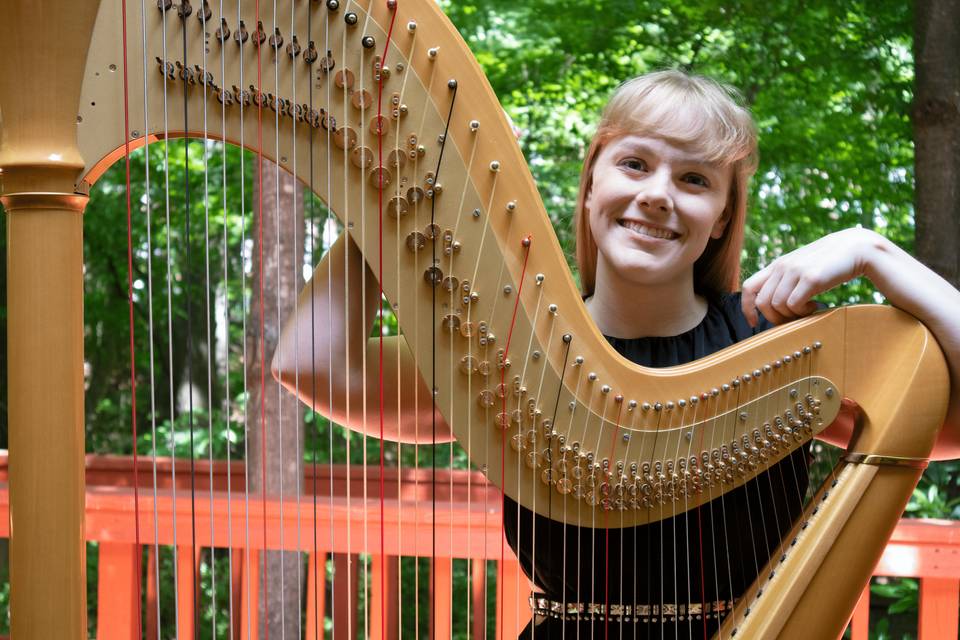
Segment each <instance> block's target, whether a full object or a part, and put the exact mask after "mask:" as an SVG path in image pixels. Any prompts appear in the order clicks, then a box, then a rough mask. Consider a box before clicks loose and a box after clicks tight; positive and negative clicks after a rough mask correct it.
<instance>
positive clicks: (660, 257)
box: [584, 135, 732, 286]
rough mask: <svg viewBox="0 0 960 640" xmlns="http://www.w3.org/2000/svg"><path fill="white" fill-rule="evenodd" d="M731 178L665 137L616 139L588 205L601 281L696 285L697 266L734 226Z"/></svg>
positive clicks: (595, 176)
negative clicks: (730, 204) (710, 245)
mask: <svg viewBox="0 0 960 640" xmlns="http://www.w3.org/2000/svg"><path fill="white" fill-rule="evenodd" d="M731 180H732V169H731V167H730V166H718V165H715V164H711V163H709V162H706V161H704V160H702V159H700V158H699V157H698V156H697V155H696V154H694V153H692V152H690V151H688V150H687V149H685V148H683V147H680V146H677V145H675V144H673V143H671V142H669V141H667V140H664V139H662V138H655V137H642V136H636V135H626V136H621V137H618V138H614V139H613V140H611V141H610V142H609V143H607V144H606V145H605V146H604V148H603V149H602V150H601V151H600V153H599V155H598V156H597V158H596V161H595V163H594V165H593V172H592V180H591V185H590V190H589V193H588V194H587V197H586V201H585V203H584V204H585V208H586V211H587V212H588V215H589V224H590V230H591V232H592V234H593V237H594V239H595V241H596V244H597V249H598V255H597V277H598V279H599V278H601V277H608V278H609V277H613V278H616V279H619V280H621V281H623V282H624V283H630V284H635V285H686V286H692V283H693V266H694V263H695V262H696V260H697V258H699V257H700V255H701V254H702V253H703V251H704V249H705V248H706V246H707V242H708V241H709V240H710V239H711V238H720V237H721V236H722V235H723V231H724V228H725V226H726V224H727V222H728V219H729V215H728V213H727V209H726V207H727V203H728V196H729V191H730V184H731ZM687 283H689V284H687Z"/></svg>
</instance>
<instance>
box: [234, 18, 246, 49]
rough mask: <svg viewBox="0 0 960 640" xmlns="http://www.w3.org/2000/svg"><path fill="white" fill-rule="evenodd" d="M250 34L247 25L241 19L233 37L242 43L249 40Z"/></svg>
mask: <svg viewBox="0 0 960 640" xmlns="http://www.w3.org/2000/svg"><path fill="white" fill-rule="evenodd" d="M248 37H249V35H248V34H247V25H245V24H243V20H241V21H240V26H239V27H237V30H236V31H235V32H234V34H233V39H234V40H236V41H237V44H239V45H242V44H243V43H244V42H246V41H247V38H248Z"/></svg>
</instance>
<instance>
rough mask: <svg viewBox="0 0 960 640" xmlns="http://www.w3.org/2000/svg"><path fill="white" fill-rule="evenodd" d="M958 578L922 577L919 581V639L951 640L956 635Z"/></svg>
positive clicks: (957, 622)
mask: <svg viewBox="0 0 960 640" xmlns="http://www.w3.org/2000/svg"><path fill="white" fill-rule="evenodd" d="M958 601H960V580H958V579H957V578H923V579H922V580H921V581H920V623H919V634H918V635H919V638H920V640H947V639H948V638H949V639H950V640H953V639H954V638H956V637H957V626H958V624H960V620H958V611H960V610H958V606H960V605H958Z"/></svg>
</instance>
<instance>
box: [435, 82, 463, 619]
mask: <svg viewBox="0 0 960 640" xmlns="http://www.w3.org/2000/svg"><path fill="white" fill-rule="evenodd" d="M447 86H448V87H449V88H450V90H451V92H452V93H451V96H450V108H449V110H448V111H447V119H446V122H445V123H444V127H443V137H442V138H441V142H440V153H439V155H438V157H437V165H436V169H435V170H434V172H433V180H434V182H433V186H434V187H436V185H437V184H438V183H439V181H440V168H441V167H442V166H443V151H444V149H445V148H446V144H447V135H448V134H449V132H450V122H451V119H452V118H453V107H454V106H455V105H456V102H457V81H456V80H450V81H449V82H448V83H447ZM436 214H437V193H436V192H434V195H433V198H431V199H430V228H431V230H433V231H434V239H433V242H431V243H430V246H431V253H432V255H431V262H430V269H431V270H432V269H435V268H436V265H437V241H438V239H439V238H438V237H437V236H436V230H435V227H434V225H435V224H436ZM431 273H433V271H431ZM438 286H439V283H438V282H434V281H431V287H430V318H431V322H430V406H431V412H430V444H431V447H430V470H431V491H430V509H431V518H432V522H431V526H430V533H431V535H430V544H431V554H430V557H431V558H433V559H434V560H433V561H434V563H436V557H437V524H436V523H437V484H436V482H437V480H436V476H437V322H436V319H437V287H438ZM434 566H436V564H434ZM430 585H431V593H436V592H437V572H436V571H431V572H430ZM431 617H432V618H434V620H433V628H434V629H436V628H437V626H436V608H432V612H431Z"/></svg>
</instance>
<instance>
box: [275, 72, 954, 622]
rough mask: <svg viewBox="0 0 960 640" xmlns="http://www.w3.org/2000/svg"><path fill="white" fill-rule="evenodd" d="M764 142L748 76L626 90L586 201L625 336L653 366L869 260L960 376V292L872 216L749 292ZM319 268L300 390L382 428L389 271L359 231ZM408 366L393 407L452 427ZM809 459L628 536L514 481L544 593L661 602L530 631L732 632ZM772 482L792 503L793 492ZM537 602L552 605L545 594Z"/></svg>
mask: <svg viewBox="0 0 960 640" xmlns="http://www.w3.org/2000/svg"><path fill="white" fill-rule="evenodd" d="M756 154H757V144H756V130H755V126H754V124H753V120H752V118H751V115H750V113H749V112H748V111H747V110H746V109H745V108H744V107H742V106H741V105H740V99H739V97H738V96H737V94H736V92H735V91H734V90H733V89H731V88H730V87H727V86H724V85H721V84H719V83H717V82H715V81H713V80H710V79H708V78H704V77H701V76H695V75H689V74H686V73H683V72H679V71H662V72H657V73H652V74H648V75H644V76H640V77H637V78H634V79H632V80H630V81H628V82H626V83H624V84H623V85H621V86H620V87H619V88H618V89H617V91H616V93H615V94H614V95H613V97H612V98H611V100H610V102H609V104H608V105H607V107H606V109H605V111H604V114H603V117H602V119H601V122H600V124H599V126H598V128H597V132H596V134H595V136H594V139H593V141H592V143H591V145H590V147H589V149H588V151H587V156H586V160H585V163H584V167H583V173H582V176H581V183H580V195H579V198H578V202H577V209H576V212H575V215H576V232H577V263H578V266H579V270H580V277H581V283H582V289H583V295H584V300H585V304H586V306H587V309H588V310H589V312H590V315H591V316H592V317H593V319H594V321H595V322H596V323H597V326H598V327H599V329H600V331H601V332H602V333H603V334H604V335H605V336H606V337H607V339H608V340H609V342H610V343H611V345H612V346H613V347H614V348H615V349H616V350H617V351H618V352H619V353H620V354H621V355H623V356H624V357H625V358H627V359H629V360H632V361H633V362H636V363H638V364H641V365H644V366H650V367H665V366H672V365H678V364H683V363H686V362H690V361H692V360H695V359H698V358H702V357H705V356H707V355H710V354H711V353H713V352H715V351H718V350H720V349H723V348H725V347H727V346H730V345H732V344H734V343H736V342H738V341H740V340H743V339H746V338H748V337H750V336H752V335H755V334H756V333H758V332H760V331H763V330H765V329H767V328H769V327H771V326H773V325H775V324H779V323H782V322H786V321H789V320H791V319H794V318H797V317H800V316H804V315H807V314H809V313H812V312H813V311H814V310H816V308H817V305H816V303H815V302H814V301H813V297H814V296H815V295H817V294H818V293H821V292H823V291H826V290H828V289H830V288H832V287H834V286H836V285H838V284H841V283H843V282H846V281H848V280H850V279H853V278H856V277H858V276H866V277H868V278H870V280H871V281H872V282H873V283H874V285H876V287H877V289H878V290H879V291H880V292H881V293H883V295H884V296H886V298H887V299H888V300H889V301H890V302H891V303H892V304H894V305H895V306H897V307H899V308H901V309H903V310H905V311H907V312H909V313H911V314H913V315H914V316H916V317H917V318H918V319H920V320H921V321H923V322H924V324H926V325H927V327H929V328H930V330H931V331H932V332H933V333H934V335H935V336H936V338H937V340H938V341H939V343H940V346H941V348H942V349H943V351H944V353H945V354H946V356H947V360H948V363H949V367H950V373H951V377H952V379H954V380H960V292H958V291H957V290H955V289H954V288H953V287H951V286H950V285H949V284H948V283H947V282H946V281H944V280H943V279H942V278H940V277H939V276H937V275H936V274H934V273H933V272H931V271H930V270H928V269H927V268H925V267H924V266H923V265H921V264H920V263H919V262H917V261H916V260H914V259H913V258H912V257H911V256H909V255H908V254H907V253H906V252H904V251H902V250H901V249H899V248H898V247H896V246H895V245H894V244H893V243H891V242H889V241H888V240H886V239H885V238H883V237H882V236H880V235H878V234H876V233H873V232H871V231H868V230H865V229H848V230H845V231H841V232H838V233H834V234H831V235H828V236H826V237H824V238H822V239H821V240H818V241H817V242H814V243H812V244H810V245H808V246H805V247H803V248H801V249H798V250H797V251H794V252H793V253H790V254H788V255H785V256H783V257H781V258H779V259H777V260H776V261H774V262H773V263H771V264H770V265H769V266H767V267H766V268H764V269H763V270H761V271H760V272H758V273H756V274H755V275H753V276H752V277H750V278H749V279H748V280H746V281H745V282H744V283H743V286H742V289H741V291H740V292H736V291H737V289H738V288H740V286H739V285H740V268H739V260H740V254H741V248H742V245H743V234H744V226H745V218H746V209H747V193H748V191H747V190H748V182H749V179H750V177H751V176H752V174H753V172H754V170H755V169H756ZM344 270H345V271H346V276H347V278H346V279H347V280H349V282H350V284H349V285H348V286H349V287H350V288H351V289H352V290H353V291H358V290H360V287H361V286H365V287H366V292H367V296H366V301H365V303H362V302H361V301H360V300H359V299H358V298H354V299H351V300H347V299H345V297H344V284H343V283H344V281H345V278H344ZM314 282H315V283H317V286H315V287H311V286H308V287H307V288H306V289H305V291H304V294H303V298H302V301H301V305H300V314H299V316H298V317H297V318H295V319H294V321H293V322H291V323H290V324H289V325H288V326H287V328H286V329H285V331H284V334H283V336H282V338H281V352H286V353H293V352H294V347H295V344H296V343H295V341H294V333H295V332H299V334H300V335H301V336H303V335H311V322H312V321H311V318H314V319H315V320H316V321H317V322H323V323H329V327H328V328H325V329H323V330H320V331H315V332H313V334H312V335H313V339H314V340H316V341H317V346H316V348H315V349H314V359H313V360H314V362H313V364H312V370H313V371H314V372H315V374H314V375H313V379H312V380H311V379H305V371H306V370H305V368H304V367H303V366H302V364H301V369H300V381H299V390H300V394H301V397H302V398H303V399H304V401H306V402H308V403H310V404H311V405H313V406H315V407H316V408H317V409H318V410H320V411H321V412H322V413H325V414H328V415H329V416H330V417H331V418H333V419H334V420H336V421H338V422H340V423H342V424H347V425H348V426H350V427H352V428H357V429H363V426H362V418H361V414H362V413H363V409H364V407H365V408H366V411H367V412H368V413H369V412H372V411H373V412H375V411H377V410H378V407H377V405H376V399H375V398H372V397H371V396H372V395H373V394H368V395H367V396H366V397H364V396H363V394H362V388H363V383H364V380H363V375H364V372H363V371H362V367H361V366H360V363H361V362H362V361H363V350H364V349H370V350H371V351H370V355H369V356H368V357H367V361H368V362H371V363H376V362H377V358H378V355H377V353H376V352H375V351H374V349H376V348H377V345H376V343H375V342H373V343H368V340H367V337H368V336H369V334H370V331H369V325H370V323H372V320H373V318H374V316H375V309H376V305H377V304H378V302H379V301H378V300H377V299H376V291H377V287H376V282H375V279H374V277H373V274H372V273H371V272H370V270H369V269H368V268H366V267H365V266H364V262H363V259H362V257H361V256H360V254H359V251H358V250H357V249H356V247H355V246H354V245H353V244H352V243H351V242H350V241H348V240H344V239H343V238H341V239H340V240H339V241H338V242H337V244H336V245H335V246H334V247H333V248H332V249H331V251H330V253H329V254H328V256H327V257H325V258H324V259H323V261H322V262H321V264H320V265H319V267H318V268H317V271H316V272H315V274H314ZM328 283H329V285H330V286H328ZM735 292H736V293H735ZM625 301H629V303H626V302H625ZM364 304H365V305H366V306H365V307H364ZM331 310H332V311H331ZM361 318H366V319H367V326H364V325H363V323H362V322H361V321H360V319H361ZM351 328H352V329H353V333H352V334H351V333H350V329H351ZM301 342H302V338H301ZM397 350H399V356H400V359H399V366H400V368H401V373H403V371H404V370H407V371H408V372H412V371H413V370H414V363H413V360H412V357H411V356H410V354H409V351H408V350H407V349H406V347H405V345H404V343H403V340H402V338H399V339H396V338H395V339H392V340H391V341H390V342H389V343H388V345H387V349H386V351H387V355H386V356H385V357H384V362H385V364H386V365H387V366H388V367H394V366H398V365H397V362H398V359H397V355H398V352H397ZM345 361H347V362H350V363H351V366H349V367H348V368H347V369H346V370H345V369H344V368H343V366H342V364H335V363H343V362H345ZM274 364H275V367H274V368H275V375H277V376H278V377H279V378H280V379H281V380H282V381H284V382H285V383H286V384H287V386H290V387H292V386H293V384H292V383H293V377H294V370H293V369H294V367H292V366H288V365H285V364H284V363H282V362H275V363H274ZM366 376H367V378H368V381H370V382H372V381H374V380H375V378H376V376H377V371H376V366H370V367H367V371H366ZM310 377H311V376H310V375H307V376H306V378H310ZM403 378H405V379H408V380H409V379H416V380H418V382H417V383H416V384H418V385H419V387H418V393H417V394H413V393H404V394H402V395H401V396H400V398H399V402H397V389H395V388H390V387H389V385H390V384H391V383H393V381H396V380H397V379H398V378H397V375H396V372H395V371H387V372H386V374H385V375H384V380H385V381H386V382H387V383H388V388H387V389H386V397H387V398H391V399H392V400H391V401H388V402H387V403H386V404H387V406H386V407H385V411H386V412H387V416H386V424H387V425H389V428H388V433H387V437H389V438H392V439H396V440H400V441H408V442H409V441H418V440H419V441H422V442H423V441H430V440H431V437H432V435H433V434H432V433H425V432H424V431H425V429H424V427H423V426H422V425H429V424H431V416H430V405H429V403H427V402H424V399H425V398H429V393H428V391H427V387H426V385H425V384H424V383H423V381H422V380H420V379H419V376H403ZM957 388H958V387H957V385H956V384H955V385H954V391H953V392H952V394H951V402H950V407H949V412H948V426H947V428H946V429H945V431H944V433H943V435H942V436H941V438H940V441H939V442H938V448H937V450H936V451H935V455H937V456H938V457H941V458H944V457H956V456H960V393H957V390H956V389H957ZM311 390H317V392H316V393H315V394H314V393H313V392H312V391H311ZM331 390H332V393H331V392H330V391H331ZM416 397H419V399H420V401H419V402H418V403H417V402H415V400H414V398H416ZM330 399H332V402H331V400H330ZM348 403H349V407H348ZM364 403H366V404H364ZM350 407H352V408H350ZM853 411H854V410H853V409H848V410H847V411H845V412H844V414H843V416H842V418H841V419H839V420H837V422H836V423H834V425H832V426H831V427H830V428H829V429H828V430H827V432H826V433H825V435H824V439H826V440H829V441H832V442H834V443H837V444H841V445H843V444H845V442H846V440H847V439H848V438H849V435H850V429H851V428H852V424H853ZM375 422H377V434H378V433H379V423H378V421H375ZM437 424H439V425H440V433H439V434H438V435H439V437H438V439H439V440H444V439H449V438H450V432H449V428H448V427H447V426H446V425H445V424H444V422H443V419H442V418H441V417H439V415H438V416H437ZM417 425H421V427H420V429H421V432H420V433H416V432H415V429H416V427H417ZM805 470H806V460H805V454H804V452H803V451H798V452H797V453H795V454H794V455H793V456H792V457H791V458H788V459H786V460H784V461H782V462H781V463H780V464H778V465H777V466H775V467H774V468H772V469H771V470H770V471H768V472H766V473H764V474H762V475H761V476H760V477H758V478H756V479H755V480H753V481H751V482H749V483H747V484H746V485H745V486H743V487H741V488H739V489H737V490H734V491H731V492H728V493H726V494H724V496H723V500H722V504H720V500H715V501H713V503H711V504H710V505H708V506H705V507H703V508H701V509H699V510H698V511H695V512H693V513H692V514H686V513H685V514H681V515H678V516H676V517H673V518H666V519H664V520H662V521H660V522H657V523H655V524H651V525H646V526H642V527H635V528H628V529H623V530H620V529H616V530H611V532H610V536H609V538H607V536H605V535H604V536H597V535H592V533H593V532H592V531H591V530H589V529H579V528H577V527H574V526H570V525H564V524H561V523H558V522H555V521H552V520H549V519H547V518H544V517H542V516H534V514H533V513H532V512H530V511H529V510H527V509H525V508H523V507H521V506H519V505H518V504H517V503H516V502H514V501H512V500H509V499H507V500H506V501H505V513H504V527H505V531H506V535H507V539H508V541H509V542H510V544H511V546H512V547H513V548H514V551H515V552H516V553H517V555H518V557H519V558H520V560H521V563H522V565H523V567H524V569H525V571H526V572H527V574H528V576H530V577H531V578H532V579H533V580H534V582H535V583H536V585H537V587H538V589H540V590H541V591H542V592H543V593H542V594H540V595H541V596H542V600H539V601H538V602H541V603H542V604H543V607H542V609H545V610H549V608H550V601H554V602H563V603H565V604H566V605H569V604H571V603H581V604H582V605H583V608H584V610H585V611H586V610H588V609H589V604H590V603H603V602H605V601H606V602H609V603H614V604H616V603H621V604H630V605H646V606H647V607H648V608H647V609H645V611H646V612H647V613H646V614H645V615H642V616H640V617H641V619H640V620H639V621H636V620H621V619H620V618H616V619H614V618H611V619H610V620H606V619H604V618H603V616H587V615H583V616H580V617H579V618H578V617H577V616H572V617H567V618H566V619H564V618H563V617H560V618H557V617H554V616H548V615H535V617H534V620H533V622H531V625H530V626H529V627H528V628H527V629H526V630H525V632H524V634H525V635H529V634H533V633H535V634H536V635H537V636H539V637H542V638H552V637H561V635H564V636H565V637H569V638H575V637H577V634H580V637H600V636H591V635H590V634H591V633H594V634H595V633H598V632H599V633H604V634H607V633H609V636H608V637H611V638H613V637H630V638H633V637H637V638H650V637H656V638H661V637H664V638H702V637H704V633H705V632H706V633H707V634H708V635H709V634H712V633H713V632H714V631H715V630H716V629H717V626H718V624H719V621H720V619H722V617H723V611H724V610H725V609H726V608H728V607H729V606H730V604H731V601H732V600H734V599H736V598H738V597H739V596H740V595H741V594H742V593H743V592H744V591H745V590H746V588H747V587H748V586H749V584H750V583H751V582H752V581H753V579H754V578H755V577H756V576H757V574H758V572H759V569H760V568H761V567H762V566H763V565H764V563H765V562H766V560H767V559H768V557H769V555H770V553H771V551H772V550H773V549H774V547H775V546H776V545H777V544H778V543H779V541H780V538H781V536H782V535H783V534H784V533H785V531H786V530H787V529H788V528H789V526H790V523H791V521H792V520H793V519H794V518H795V517H796V516H797V514H798V512H799V509H800V504H799V500H797V499H793V500H790V499H789V496H797V495H799V494H802V493H803V492H804V491H805V489H806V484H807V478H806V473H805ZM771 497H772V499H773V500H774V501H775V502H776V503H777V504H776V505H775V506H776V508H773V509H771V508H770V504H769V503H770V500H771ZM765 503H766V505H767V506H766V509H764V505H765ZM534 531H536V539H534V537H533V532H534ZM608 541H609V542H608ZM607 544H609V561H607V558H608V556H607V553H608V551H607ZM535 545H536V547H537V553H536V561H535V562H534V557H533V548H534V546H535ZM691 550H693V551H691ZM605 567H609V569H604V568H605ZM642 610H644V609H642ZM684 612H690V613H693V614H694V615H684ZM708 612H709V613H708ZM535 613H545V611H544V610H540V611H537V610H536V608H535ZM589 618H592V619H589ZM534 628H535V630H534ZM584 634H586V635H584ZM604 637H607V636H606V635H605V636H604Z"/></svg>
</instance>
